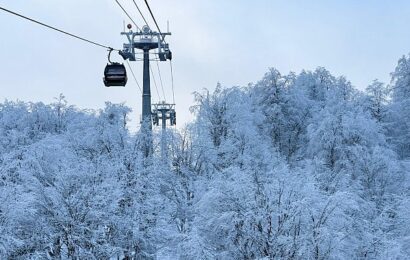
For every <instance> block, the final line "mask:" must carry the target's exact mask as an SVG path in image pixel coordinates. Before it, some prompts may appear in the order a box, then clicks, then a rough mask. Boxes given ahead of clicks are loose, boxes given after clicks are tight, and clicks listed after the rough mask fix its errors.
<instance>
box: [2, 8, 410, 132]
mask: <svg viewBox="0 0 410 260" xmlns="http://www.w3.org/2000/svg"><path fill="white" fill-rule="evenodd" d="M120 2H121V3H123V4H124V6H126V8H127V9H128V10H129V11H130V13H131V14H132V16H133V17H135V20H136V22H137V23H139V24H141V25H142V24H143V23H142V19H141V18H140V17H139V16H138V13H137V11H136V9H135V7H133V5H132V1H131V0H121V1H120ZM136 2H137V3H139V4H140V7H141V8H142V9H143V10H144V12H145V13H146V17H147V18H149V16H148V13H147V12H146V8H145V6H144V4H143V0H136ZM150 3H151V6H152V9H153V11H154V13H155V15H156V17H157V19H158V21H159V23H160V25H161V26H162V27H163V30H165V29H166V21H167V20H169V21H170V29H171V32H172V33H173V35H172V36H171V37H169V38H168V42H169V43H170V44H171V49H172V50H173V54H174V60H173V62H174V74H175V75H174V76H175V90H176V93H175V95H176V103H177V112H178V123H179V126H181V123H182V122H186V121H187V120H189V119H190V118H192V116H190V113H189V111H188V108H189V106H191V105H192V103H193V98H192V92H194V91H201V90H202V89H203V88H209V89H213V88H214V87H215V85H216V83H217V82H218V81H219V82H221V83H222V84H223V85H224V86H232V85H246V84H247V83H249V82H256V81H258V80H259V79H260V78H261V77H262V76H263V74H264V73H265V72H266V71H267V69H268V68H269V67H276V68H278V69H279V70H280V71H281V72H282V73H288V72H289V71H295V72H300V71H301V70H302V69H311V70H312V69H315V68H316V67H318V66H323V67H326V68H327V69H328V70H330V71H331V72H332V73H333V74H334V75H337V76H339V75H344V76H346V77H347V78H348V79H349V80H350V81H351V82H352V83H353V85H354V86H356V87H357V88H360V89H363V88H365V87H366V86H367V85H368V84H369V83H370V82H371V81H372V80H373V79H375V78H378V79H380V80H382V81H384V82H388V81H389V80H390V75H389V74H390V72H392V71H393V69H394V67H395V65H396V62H397V60H398V59H399V57H401V56H402V55H403V54H407V53H409V52H410V33H409V30H408V27H409V24H410V1H377V0H373V1H371V0H360V1H359V0H357V1H353V0H344V1H341V0H339V1H331V0H327V1H325V0H321V1H309V0H304V1H301V0H300V1H296V0H295V1H289V0H288V1H273V0H271V1H268V0H255V1H245V0H236V1H234V0H225V1H221V0H219V1H218V0H206V1H200V0H172V1H164V0H162V1H161V0H150ZM0 6H2V7H6V8H10V9H12V10H14V11H16V12H20V13H22V14H25V15H27V16H30V17H32V18H35V19H39V20H41V21H43V22H46V23H49V24H51V25H55V26H57V27H59V28H63V29H65V30H67V31H69V32H72V33H75V34H78V35H81V36H84V37H87V38H90V39H92V40H95V41H98V42H101V43H103V44H108V45H111V46H113V47H116V48H121V46H122V43H123V42H124V40H125V39H124V38H123V37H122V36H120V35H119V33H120V31H121V30H122V28H123V21H124V20H125V21H126V22H128V20H127V19H126V17H125V15H124V14H123V13H122V11H121V10H120V9H119V8H118V6H116V4H115V1H114V0H81V1H63V0H4V1H0ZM149 21H150V20H149ZM0 31H1V33H2V37H1V41H0V57H1V59H2V62H1V65H0V76H1V78H2V81H1V83H0V84H1V93H0V99H1V100H4V99H6V98H7V99H11V100H16V99H20V100H25V101H43V102H46V103H48V102H51V101H52V100H53V97H56V96H58V95H59V93H64V95H66V97H67V100H68V101H69V103H70V104H74V105H77V106H78V107H81V108H100V107H102V106H103V104H104V101H111V102H126V104H127V105H129V106H130V107H132V108H133V109H134V113H133V114H132V117H133V118H132V119H133V123H132V126H133V127H135V126H136V125H137V122H138V121H139V114H140V113H141V112H140V111H141V94H140V92H139V90H138V88H137V86H136V85H135V83H134V82H133V80H132V78H130V79H129V84H128V85H127V86H126V87H125V88H111V89H107V88H105V87H104V86H103V83H102V73H103V69H104V66H105V64H106V54H107V53H106V51H105V50H104V49H100V48H96V47H94V46H92V45H88V44H87V43H83V42H81V41H78V40H75V39H72V38H69V37H66V36H64V35H60V34H58V33H56V32H53V31H50V30H47V29H45V28H43V27H40V26H38V25H35V24H32V23H29V22H27V21H24V20H21V19H19V18H16V17H14V16H11V15H9V14H7V13H4V12H1V13H0ZM152 65H154V67H153V68H154V72H156V64H152ZM160 66H161V72H162V77H163V80H164V87H165V90H166V93H167V96H168V100H171V91H170V90H171V84H170V78H169V74H170V73H169V65H168V63H166V64H161V65H160ZM133 68H134V71H135V72H136V73H137V77H138V79H139V81H140V83H141V82H142V80H141V71H142V64H141V62H135V63H134V64H133ZM156 80H157V83H158V85H159V80H158V76H157V77H156ZM152 87H153V86H152ZM152 94H153V101H154V102H155V101H157V100H158V98H157V94H156V91H155V89H154V87H153V89H152Z"/></svg>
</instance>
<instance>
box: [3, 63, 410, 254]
mask: <svg viewBox="0 0 410 260" xmlns="http://www.w3.org/2000/svg"><path fill="white" fill-rule="evenodd" d="M392 75H393V81H392V84H391V85H386V84H383V83H381V82H378V81H374V82H373V83H372V84H371V85H370V86H369V87H368V88H367V89H366V92H365V93H362V92H360V91H358V90H356V89H354V88H353V87H352V86H351V84H350V83H349V81H347V80H346V79H345V78H343V77H335V76H333V75H331V74H330V72H328V71H327V70H326V69H324V68H318V69H316V70H315V71H303V72H301V73H300V74H294V73H290V74H288V75H282V74H280V73H279V72H278V71H277V70H275V69H270V70H269V71H268V72H267V73H266V74H265V76H264V77H263V79H261V80H260V81H259V82H257V83H256V84H252V85H249V86H247V87H243V88H239V87H223V86H220V85H218V86H217V88H216V90H215V91H214V92H213V93H209V92H208V91H203V92H199V93H196V94H195V99H196V104H195V105H194V106H193V107H192V112H193V113H194V114H195V116H196V120H195V122H193V123H192V124H190V125H189V126H187V127H186V128H185V129H182V130H180V131H169V132H168V134H167V135H168V136H167V140H168V144H169V145H168V151H167V154H168V159H167V160H165V162H164V163H161V162H162V161H163V160H161V153H160V151H159V149H160V144H159V142H160V140H161V138H160V135H159V133H156V134H154V147H155V151H154V154H153V156H152V157H149V158H145V157H144V156H143V154H142V152H141V147H144V142H146V140H147V136H146V134H144V133H137V134H135V135H134V134H130V133H129V131H128V130H127V120H128V116H127V115H128V113H129V112H130V109H129V108H127V107H125V106H123V105H117V104H111V103H107V104H106V107H105V108H104V109H103V110H102V111H91V110H90V111H88V110H87V111H86V110H79V109H76V108H75V107H72V106H69V105H67V103H66V101H65V99H64V97H62V96H61V97H60V98H59V99H58V100H56V102H55V103H53V104H50V105H45V104H42V103H24V102H11V101H5V102H4V103H2V104H1V105H0V202H1V203H0V256H1V257H0V258H1V259H54V258H63V259H110V258H112V259H151V258H157V259H260V258H266V259H405V258H406V257H408V256H409V255H410V235H409V234H410V200H409V198H410V196H409V191H410V190H409V183H408V180H409V178H408V176H407V175H408V174H409V172H410V167H409V165H410V164H409V159H410V58H409V57H404V58H402V59H400V61H399V63H398V66H397V68H396V70H395V72H394V73H393V74H392Z"/></svg>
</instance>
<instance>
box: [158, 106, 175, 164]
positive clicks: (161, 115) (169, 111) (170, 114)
mask: <svg viewBox="0 0 410 260" xmlns="http://www.w3.org/2000/svg"><path fill="white" fill-rule="evenodd" d="M167 119H169V123H170V125H171V126H174V125H176V123H177V121H176V120H177V114H176V112H175V104H168V103H166V102H165V101H163V102H161V103H157V104H153V105H152V122H153V124H154V125H156V126H158V125H159V120H161V123H162V124H161V125H162V133H161V157H162V159H163V160H165V158H166V157H167V132H166V129H167Z"/></svg>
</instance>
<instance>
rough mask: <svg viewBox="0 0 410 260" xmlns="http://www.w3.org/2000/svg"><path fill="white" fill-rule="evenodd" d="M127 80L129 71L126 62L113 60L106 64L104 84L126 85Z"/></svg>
mask: <svg viewBox="0 0 410 260" xmlns="http://www.w3.org/2000/svg"><path fill="white" fill-rule="evenodd" d="M127 80H128V78H127V71H126V70H125V66H124V64H120V63H117V62H113V63H111V64H107V66H105V70H104V85H105V86H106V87H115V86H116V87H124V86H125V84H127Z"/></svg>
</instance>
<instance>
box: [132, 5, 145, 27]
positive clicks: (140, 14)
mask: <svg viewBox="0 0 410 260" xmlns="http://www.w3.org/2000/svg"><path fill="white" fill-rule="evenodd" d="M132 1H133V2H134V5H135V7H136V8H137V10H138V12H139V13H140V15H141V16H142V19H144V22H145V25H147V26H148V22H147V20H146V19H145V17H144V15H143V14H142V12H141V10H140V8H139V7H138V5H137V3H136V2H135V0H132Z"/></svg>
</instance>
